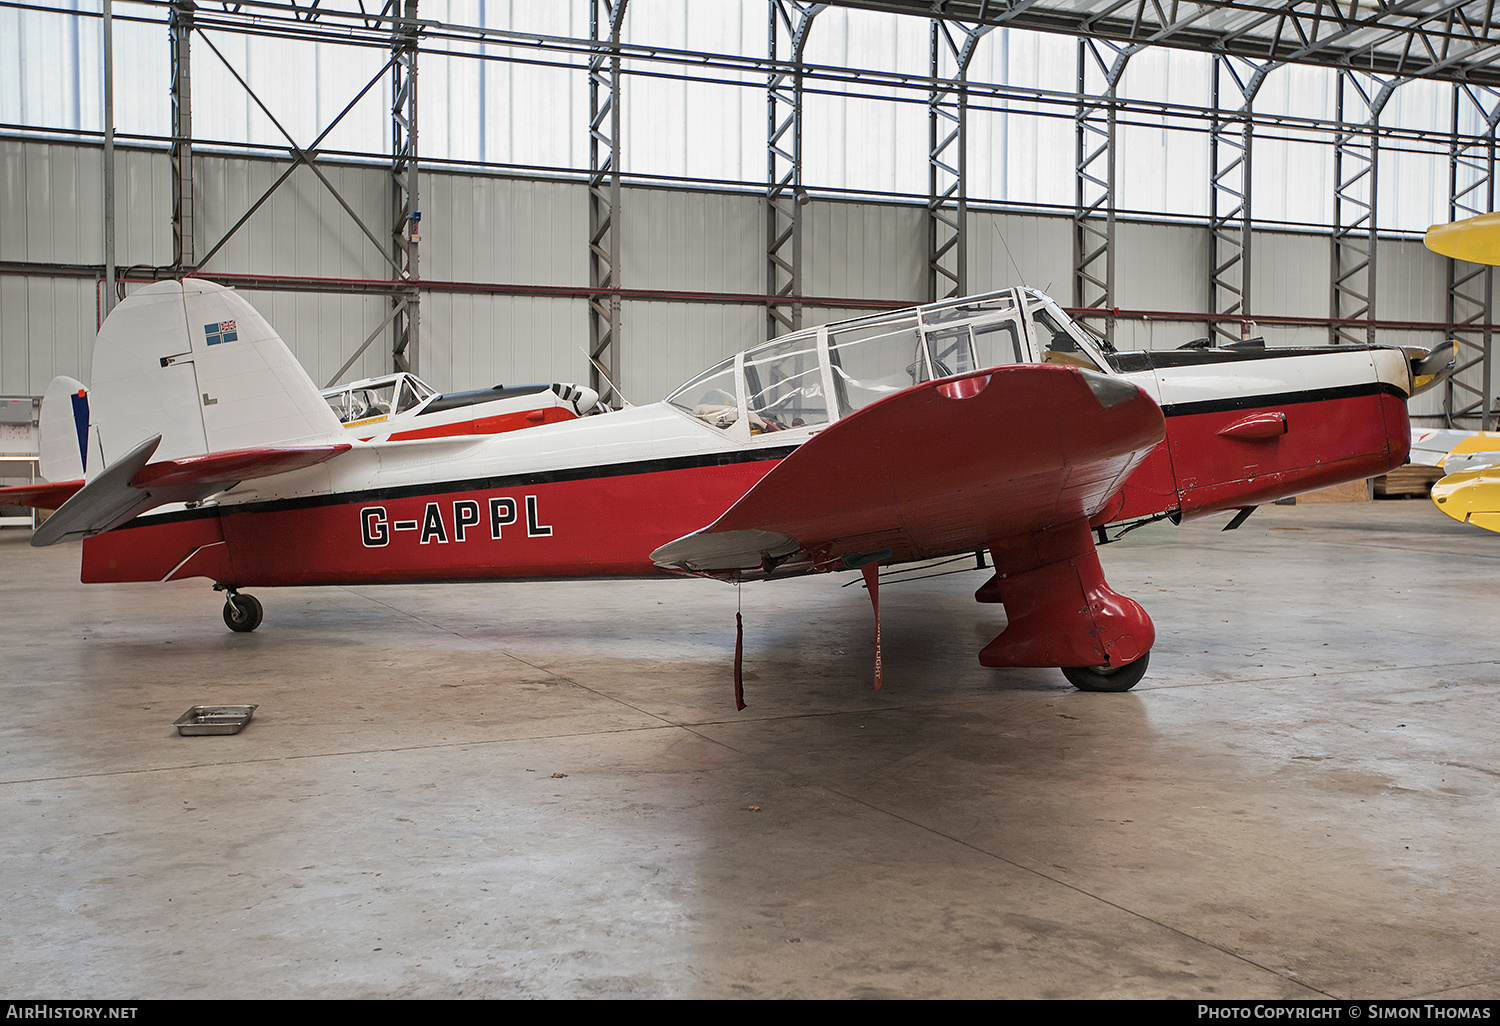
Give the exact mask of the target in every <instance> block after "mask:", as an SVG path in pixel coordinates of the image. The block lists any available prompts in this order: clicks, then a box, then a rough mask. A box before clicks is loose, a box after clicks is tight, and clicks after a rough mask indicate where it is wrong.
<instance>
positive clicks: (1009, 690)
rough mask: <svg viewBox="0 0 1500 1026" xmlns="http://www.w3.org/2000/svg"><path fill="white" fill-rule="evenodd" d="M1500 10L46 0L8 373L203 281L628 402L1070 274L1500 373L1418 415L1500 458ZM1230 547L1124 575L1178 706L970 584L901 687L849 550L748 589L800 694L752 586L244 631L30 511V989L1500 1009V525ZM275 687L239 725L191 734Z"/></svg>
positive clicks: (345, 604)
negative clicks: (1499, 322)
mask: <svg viewBox="0 0 1500 1026" xmlns="http://www.w3.org/2000/svg"><path fill="white" fill-rule="evenodd" d="M1497 32H1500V29H1497V26H1496V25H1495V24H1494V21H1493V16H1492V14H1491V12H1490V10H1489V7H1488V6H1487V5H1486V4H1484V3H1481V2H1477V0H1466V2H1460V0H1452V2H1444V0H1422V2H1418V3H1404V4H1395V3H1384V2H1380V3H1375V4H1373V5H1371V4H1368V3H1365V4H1360V3H1358V2H1357V0H1317V2H1299V0H1265V2H1257V3H1253V4H1236V3H1217V2H1210V3H1198V4H1190V5H1177V4H1173V5H1162V4H1158V3H1150V2H1147V0H1114V2H1112V0H1036V2H1032V0H1010V2H989V0H963V2H958V0H955V2H936V3H916V2H906V3H903V2H897V0H866V2H849V3H827V4H824V3H802V2H790V0H707V2H706V0H695V2H692V3H689V2H687V0H615V2H613V3H610V2H607V0H591V2H590V0H577V2H572V3H566V4H563V3H544V2H540V0H538V2H525V0H511V2H501V0H468V2H465V0H451V2H446V3H445V2H436V0H384V2H376V3H372V2H370V0H363V2H359V0H323V2H318V0H285V2H270V0H267V2H261V0H248V2H234V3H228V2H225V3H209V2H193V0H179V2H165V0H43V2H40V3H37V2H25V3H23V2H18V0H0V168H3V174H0V395H3V396H5V397H9V398H12V399H16V400H25V399H29V398H31V397H36V396H40V395H41V394H42V392H43V390H44V389H45V388H46V386H47V384H48V382H49V381H50V380H51V379H52V378H53V377H54V376H55V375H59V374H65V375H69V376H73V377H77V378H79V379H80V380H83V381H85V382H87V380H88V378H89V367H90V360H91V356H92V348H93V340H94V335H95V333H96V331H97V329H98V325H99V322H100V320H101V318H102V317H103V316H104V315H106V314H107V312H108V311H109V310H110V309H111V308H112V307H113V306H114V304H115V303H117V302H118V301H119V299H120V298H121V297H124V296H128V295H130V294H131V292H132V290H134V289H137V288H139V287H141V286H144V285H146V284H148V283H151V282H154V281H159V280H163V279H174V278H181V277H184V276H199V277H203V278H207V279H210V280H213V281H217V282H220V283H222V284H226V285H231V286H234V287H235V288H236V289H238V290H240V291H241V292H242V293H243V294H245V295H246V296H247V297H248V298H249V299H250V301H251V303H252V304H253V305H254V306H255V307H256V308H257V309H258V310H259V311H261V312H262V313H263V314H264V315H265V316H266V317H267V318H268V319H269V321H270V322H271V323H272V324H273V325H275V326H276V328H277V329H278V330H279V331H280V333H281V335H282V336H283V337H284V338H285V340H286V341H287V343H288V345H289V346H290V347H291V349H292V351H293V352H294V353H295V354H296V356H297V358H298V359H299V360H300V361H301V363H302V364H303V366H304V367H305V368H306V370H307V372H308V374H309V375H310V376H311V378H312V379H313V380H314V382H315V383H317V384H318V385H320V386H321V385H325V384H329V385H331V384H334V383H337V382H340V381H347V380H350V379H353V378H358V377H364V376H370V375H375V374H380V373H384V372H387V371H390V370H392V369H408V370H412V371H415V372H416V373H418V374H420V375H421V376H422V377H423V378H425V379H426V380H427V381H429V382H430V383H431V384H432V385H433V386H434V387H435V388H437V389H439V390H441V391H448V390H455V389H466V388H476V387H481V386H487V385H491V384H495V383H501V382H503V383H508V384H509V383H521V382H532V381H572V382H578V383H589V384H592V385H593V386H594V387H596V388H597V389H598V390H599V392H600V393H601V394H602V395H604V396H605V397H606V399H607V400H608V401H610V402H611V403H612V404H613V405H619V404H620V402H621V401H629V402H633V403H637V404H640V403H647V402H653V401H655V400H657V399H660V398H661V397H663V396H665V395H666V394H667V393H668V392H670V391H671V390H672V389H673V388H674V387H675V386H677V385H679V384H681V383H682V382H684V381H686V380H688V379H689V378H691V377H692V376H693V375H694V374H697V373H698V372H699V371H701V370H703V369H705V368H707V367H709V366H711V365H713V364H716V363H718V362H719V361H721V360H723V359H725V358H726V357H729V356H732V355H733V354H735V353H736V352H739V351H741V350H744V349H746V348H748V347H749V346H751V345H754V344H756V343H759V342H761V341H764V340H766V339H767V338H771V337H774V336H776V335H779V334H782V333H785V332H787V331H790V330H793V329H795V328H798V327H803V326H810V325H815V324H822V323H826V322H830V321H833V320H838V319H842V318H847V317H854V316H859V315H863V314H868V313H874V312H879V311H885V310H891V309H897V308H901V307H905V306H910V305H914V304H917V303H922V302H928V301H932V300H937V299H942V298H946V297H951V296H962V295H970V294H977V293H983V292H986V291H990V290H994V289H999V288H1004V287H1008V286H1012V285H1023V284H1024V285H1027V286H1030V287H1033V288H1038V289H1041V290H1043V291H1045V292H1047V293H1048V294H1050V295H1052V296H1053V297H1054V298H1056V299H1057V300H1058V302H1059V303H1061V304H1062V305H1063V306H1064V307H1066V308H1067V309H1068V310H1069V312H1070V313H1071V314H1073V315H1074V316H1075V317H1077V318H1078V319H1079V320H1081V321H1083V322H1085V323H1088V324H1090V325H1092V326H1093V327H1094V328H1095V329H1096V330H1098V331H1100V332H1102V333H1104V334H1105V335H1107V336H1108V337H1110V338H1112V339H1113V340H1114V342H1115V343H1116V345H1118V346H1119V348H1121V349H1151V350H1156V349H1175V348H1177V347H1179V346H1181V345H1182V344H1183V343H1185V342H1188V341H1190V340H1192V339H1196V338H1210V339H1213V340H1216V341H1220V342H1224V341H1231V340H1239V339H1243V338H1249V337H1254V336H1263V337H1264V338H1265V339H1266V340H1267V342H1268V344H1270V345H1271V346H1281V345H1308V344H1323V343H1330V342H1331V343H1334V344H1340V343H1363V342H1378V343H1381V344H1389V345H1412V346H1421V347H1432V346H1436V345H1439V344H1441V343H1443V342H1444V341H1445V340H1447V339H1453V340H1456V342H1457V343H1458V353H1459V360H1458V367H1457V370H1456V371H1455V373H1454V374H1453V375H1452V376H1451V378H1449V379H1448V381H1447V382H1446V383H1445V384H1444V385H1443V386H1442V387H1440V388H1437V389H1434V390H1433V391H1431V392H1429V393H1426V394H1424V395H1422V396H1420V397H1417V398H1415V399H1413V401H1412V404H1411V413H1412V418H1413V423H1428V424H1432V425H1443V426H1451V427H1461V428H1467V429H1485V430H1488V429H1490V428H1492V427H1494V424H1493V420H1494V407H1495V399H1494V398H1493V397H1494V395H1495V383H1494V380H1493V376H1492V368H1491V348H1492V334H1493V324H1492V322H1493V316H1492V303H1493V292H1494V282H1493V274H1492V272H1491V271H1490V270H1489V269H1488V268H1484V267H1479V266H1476V265H1470V264H1463V263H1457V262H1455V261H1452V260H1449V259H1447V258H1443V257H1439V256H1437V255H1436V254H1434V253H1432V252H1431V251H1429V250H1427V249H1426V248H1425V247H1424V246H1423V244H1422V237H1421V236H1422V232H1423V231H1424V230H1425V228H1426V227H1427V226H1428V225H1429V224H1433V223H1439V222H1445V221H1451V220H1457V219H1461V218H1463V217H1467V216H1471V215H1474V214H1480V213H1486V212H1489V211H1490V210H1492V209H1493V206H1494V184H1493V179H1494V173H1495V129H1496V125H1497V122H1500V70H1497V69H1496V67H1495V66H1494V61H1495V58H1496V56H1497V47H1500V35H1497ZM616 385H617V386H618V389H617V390H616V388H615V386H616ZM1220 526H1222V524H1215V523H1212V522H1209V523H1205V524H1193V525H1186V526H1184V527H1182V528H1171V527H1168V526H1166V525H1160V526H1158V527H1155V528H1153V529H1151V530H1148V531H1141V532H1137V533H1135V534H1133V535H1131V536H1130V537H1129V538H1126V539H1124V540H1123V541H1122V542H1121V543H1120V544H1119V545H1115V546H1110V547H1108V548H1107V549H1105V550H1104V553H1103V558H1104V560H1105V562H1106V563H1107V564H1108V565H1109V568H1110V573H1111V576H1112V578H1117V579H1122V580H1124V581H1126V582H1128V583H1129V584H1130V590H1132V591H1134V592H1136V593H1140V594H1147V596H1148V598H1150V601H1151V603H1152V606H1153V613H1154V615H1155V616H1156V618H1157V621H1158V623H1159V624H1162V625H1169V626H1164V628H1163V631H1162V633H1163V640H1166V641H1168V642H1169V644H1168V645H1162V644H1161V642H1160V641H1159V642H1158V647H1159V649H1160V650H1161V653H1162V655H1163V656H1164V658H1161V659H1158V662H1157V664H1156V667H1155V669H1154V670H1153V674H1152V677H1150V678H1148V680H1147V681H1146V683H1145V684H1143V685H1142V687H1141V688H1140V689H1139V690H1138V691H1135V692H1132V693H1130V694H1127V695H1088V694H1076V693H1073V692H1071V691H1069V690H1067V689H1066V687H1065V685H1064V684H1063V683H1062V682H1061V681H1060V679H1058V678H1057V677H1056V674H1055V673H1048V672H1043V671H1033V670H1026V671H1004V672H997V671H994V670H986V669H983V668H981V667H979V666H977V665H975V664H974V661H973V656H972V652H971V651H970V649H971V648H973V647H974V645H975V642H976V639H982V638H987V637H988V636H989V635H991V634H993V633H994V630H995V626H994V621H995V616H994V615H993V614H992V613H990V612H989V611H986V610H982V609H976V608H975V606H974V603H973V601H972V599H971V597H970V592H971V591H972V588H973V586H974V585H976V584H978V583H979V581H978V580H971V577H972V575H964V576H961V577H959V578H958V582H959V583H958V584H954V583H952V581H951V579H934V580H926V581H920V582H916V581H914V582H912V583H911V584H909V585H908V586H907V587H906V588H904V589H903V588H894V587H893V588H891V589H889V592H888V593H887V595H888V599H887V605H886V608H885V612H884V616H885V618H886V619H885V625H886V626H885V630H886V655H887V660H888V662H887V670H886V673H887V684H886V686H885V687H884V688H883V689H882V690H881V691H879V692H872V691H870V690H869V669H870V665H869V660H870V656H869V651H868V650H869V635H870V629H869V623H868V618H869V605H868V601H867V599H866V598H865V596H864V595H863V594H860V593H859V592H858V589H855V588H849V589H843V588H840V587H839V585H840V584H843V583H845V582H844V580H843V579H842V578H840V579H837V580H834V581H832V582H830V580H829V579H826V578H821V577H819V578H811V579H807V580H803V581H798V582H789V583H787V584H780V585H776V586H775V587H776V588H781V589H784V591H783V592H781V593H776V592H775V590H774V589H773V588H772V586H770V585H766V586H764V587H763V588H759V587H752V588H746V589H744V591H745V595H744V602H743V605H744V607H745V610H746V616H747V623H748V624H749V626H748V628H747V636H746V642H747V651H746V662H747V668H748V670H749V673H748V675H747V676H748V685H749V688H748V690H749V693H750V696H751V701H752V705H751V709H750V710H749V711H748V715H746V714H735V713H734V712H733V711H732V704H731V700H730V699H729V698H728V684H727V676H728V665H729V659H730V657H731V653H732V651H733V648H734V638H733V632H732V620H733V615H734V613H735V610H736V608H737V606H738V604H739V601H740V595H739V592H738V590H731V589H728V588H725V587H724V586H723V585H721V584H717V583H716V582H703V581H696V582H687V583H683V582H668V581H662V582H652V583H649V584H642V583H622V582H609V583H599V584H563V583H544V584H498V585H474V586H471V587H465V588H452V589H449V588H441V587H437V586H417V587H393V588H386V589H380V588H373V587H347V588H333V589H292V590H288V591H286V592H277V593H274V595H273V597H272V598H271V600H270V602H268V606H269V612H268V623H267V626H268V628H271V629H268V630H264V631H262V632H261V633H259V634H256V635H253V636H240V635H227V634H225V633H224V631H223V629H222V626H221V625H220V624H219V623H218V617H217V615H216V614H217V600H216V599H213V598H212V597H211V596H210V595H209V593H208V592H207V589H206V587H204V586H203V584H202V582H198V583H187V584H183V583H177V582H174V583H171V584H167V585H162V586H145V585H115V586H107V587H99V588H85V587H83V586H81V585H78V584H77V583H76V576H77V575H76V572H75V569H74V564H75V563H76V547H70V546H63V547H59V548H54V549H45V550H33V549H29V548H28V547H27V546H26V544H25V537H24V532H23V531H12V530H7V531H5V532H3V533H0V553H3V555H0V566H3V568H4V569H3V573H0V590H3V591H4V592H5V594H6V595H7V601H6V603H5V605H6V606H7V607H8V612H7V613H6V622H7V625H6V628H5V631H4V634H3V637H4V642H3V647H4V649H5V661H6V664H7V665H8V666H9V667H11V673H10V674H8V677H9V682H8V683H7V685H6V690H7V693H8V699H7V703H6V705H7V708H8V709H9V710H10V711H9V713H8V714H7V715H6V717H5V718H4V723H5V726H4V733H3V739H4V742H5V744H4V746H3V747H4V762H3V764H0V776H3V783H0V794H3V801H4V803H5V805H6V807H7V809H8V813H7V815H6V816H5V817H4V819H5V820H6V822H7V823H8V827H9V828H8V829H7V830H5V831H3V843H4V845H5V861H6V863H7V865H9V866H11V867H13V868H14V872H8V873H7V880H6V882H5V884H4V890H5V893H6V895H7V902H6V906H7V908H9V909H11V910H12V911H11V913H10V914H9V915H8V916H7V918H8V919H9V920H10V924H11V926H12V928H11V929H9V930H6V931H4V933H5V936H3V937H0V964H5V965H7V966H8V970H7V972H6V973H5V978H6V979H7V980H8V982H10V983H11V984H12V987H11V988H10V989H11V990H13V991H14V992H16V993H25V994H28V995H31V996H37V997H54V996H55V997H68V996H91V997H108V996H125V995H128V996H140V997H171V996H188V997H200V996H201V997H208V996H221V995H222V994H223V993H224V988H225V987H226V986H227V987H228V988H229V992H230V993H233V994H234V995H235V996H256V995H257V994H267V993H270V994H277V995H287V996H377V995H395V996H424V997H433V996H488V997H500V996H522V995H539V996H558V997H561V996H639V997H651V996H711V997H736V996H749V997H797V996H821V997H839V996H920V997H945V996H946V997H953V996H965V997H1177V998H1187V997H1192V998H1206V997H1240V996H1257V997H1261V996H1263V997H1289V998H1312V999H1315V998H1320V997H1337V998H1362V997H1403V998H1417V997H1427V998H1449V999H1459V1000H1461V999H1466V998H1492V997H1494V996H1495V995H1496V992H1497V991H1500V976H1497V974H1496V971H1495V969H1494V966H1495V965H1497V964H1500V959H1497V957H1496V955H1497V942H1500V937H1497V935H1496V932H1495V929H1494V926H1493V924H1494V922H1495V921H1496V917H1495V915H1494V913H1495V911H1496V908H1495V906H1496V903H1497V899H1500V887H1497V885H1496V884H1494V883H1493V877H1494V872H1493V871H1494V869H1495V868H1496V867H1494V866H1493V865H1492V864H1491V863H1493V862H1494V856H1493V853H1494V852H1495V851H1496V850H1500V849H1497V846H1496V844H1495V841H1496V830H1497V828H1496V823H1495V820H1494V817H1493V807H1494V799H1495V794H1496V786H1495V780H1496V777H1497V774H1500V764H1497V761H1496V759H1495V747H1494V744H1493V741H1492V739H1491V738H1490V737H1489V736H1488V735H1487V733H1486V732H1485V731H1484V730H1483V729H1482V727H1483V724H1485V723H1486V722H1487V717H1486V716H1485V714H1484V713H1483V708H1484V706H1483V704H1482V703H1483V702H1484V701H1485V700H1487V699H1491V698H1492V697H1493V694H1494V682H1493V673H1494V659H1493V653H1492V652H1490V651H1489V650H1488V646H1487V645H1485V644H1484V641H1485V639H1484V638H1483V637H1482V636H1480V635H1481V634H1482V632H1476V631H1469V630H1465V629H1463V627H1462V625H1464V624H1466V623H1470V622H1472V616H1473V615H1474V611H1475V609H1476V608H1479V604H1480V603H1482V602H1484V601H1486V599H1487V598H1488V597H1489V596H1490V586H1491V583H1492V578H1491V575H1489V574H1488V573H1486V571H1487V570H1488V569H1489V562H1488V561H1490V560H1493V559H1495V558H1496V557H1497V556H1500V548H1497V547H1496V545H1495V544H1494V543H1493V542H1492V537H1493V536H1491V535H1489V534H1486V533H1484V532H1479V531H1476V530H1472V529H1469V528H1465V527H1462V526H1461V525H1456V524H1452V523H1451V522H1447V521H1446V519H1445V518H1443V517H1442V516H1440V515H1439V514H1437V513H1436V511H1435V510H1433V509H1432V507H1431V506H1430V504H1428V503H1425V502H1422V503H1409V504H1403V503H1395V504H1392V503H1368V504H1350V505H1349V506H1338V507H1336V506H1296V507H1286V508H1281V507H1278V508H1275V509H1266V510H1264V511H1263V512H1262V513H1261V514H1259V515H1258V516H1257V517H1255V518H1253V519H1252V520H1250V521H1249V522H1248V523H1247V524H1246V526H1245V527H1244V528H1242V529H1240V530H1239V531H1238V532H1237V533H1235V534H1233V535H1221V534H1220V533H1219V532H1218V528H1219V527H1220ZM783 596H784V597H783ZM726 625H729V626H726ZM757 632H759V637H757ZM955 637H956V638H957V639H958V640H959V644H956V645H954V644H947V643H945V641H948V640H951V639H953V638H955ZM980 643H982V641H980ZM168 646H170V647H168ZM233 701H244V702H250V703H257V704H259V706H260V711H259V712H258V713H257V716H256V719H255V720H254V721H252V725H251V726H250V727H249V728H247V730H246V731H244V732H243V733H242V734H240V735H236V736H234V737H231V738H222V739H217V738H215V739H196V740H191V741H181V740H179V739H177V738H176V737H175V736H174V735H173V734H172V732H171V730H170V729H169V728H167V727H166V726H165V724H166V723H169V722H170V719H171V717H172V716H175V715H176V714H177V713H179V712H181V711H182V708H186V707H187V706H188V705H191V704H194V703H198V702H233ZM1474 703H1479V704H1478V705H1476V704H1474ZM178 707H181V708H178ZM168 714H170V715H168ZM164 716H165V717H166V718H165V719H163V717H164ZM247 968H252V969H253V970H254V972H253V973H246V972H245V970H246V969H247ZM205 969H207V970H209V971H208V972H204V971H203V970H205ZM214 970H217V971H214ZM256 986H260V987H263V988H264V989H262V990H255V989H252V988H254V987H256Z"/></svg>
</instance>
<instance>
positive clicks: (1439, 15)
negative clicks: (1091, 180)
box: [840, 0, 1500, 85]
mask: <svg viewBox="0 0 1500 1026" xmlns="http://www.w3.org/2000/svg"><path fill="white" fill-rule="evenodd" d="M840 3H841V5H842V6H847V7H861V8H866V9H870V10H880V11H891V12H896V13H902V14H911V15H920V16H923V17H943V18H951V19H953V20H955V21H959V22H966V23H984V22H993V23H996V24H998V23H1001V22H1006V23H1008V24H1010V25H1011V26H1013V27H1015V28H1024V29H1031V30H1033V31H1038V32H1059V33H1064V34H1066V35H1073V36H1080V37H1083V38H1087V39H1097V40H1107V41H1110V42H1113V43H1116V44H1119V45H1122V46H1127V45H1148V46H1170V47H1176V48H1181V49H1189V50H1198V51H1202V52H1206V53H1214V54H1222V55H1226V56H1234V57H1241V58H1244V59H1246V60H1249V61H1255V62H1261V63H1273V64H1318V65H1322V66H1324V67H1332V68H1339V69H1358V70H1360V71H1366V72H1369V73H1371V74H1374V75H1377V76H1380V77H1383V78H1437V79H1444V80H1448V81H1455V82H1471V83H1479V84H1488V85H1495V84H1500V68H1496V67H1495V66H1493V65H1492V62H1493V61H1494V59H1495V57H1496V55H1497V53H1500V21H1497V12H1496V10H1495V4H1494V2H1493V0H1256V2H1255V3H1253V4H1252V3H1245V2H1243V0H1204V2H1196V3H1176V2H1172V3H1164V2H1162V0H1113V2H1110V0H1105V2H1102V3H1101V2H1097V0H1036V2H1029V0H947V2H944V3H941V4H939V5H937V6H938V7H939V8H940V10H939V12H938V13H936V14H934V12H933V9H932V8H933V6H934V5H933V4H932V3H930V2H924V0H840Z"/></svg>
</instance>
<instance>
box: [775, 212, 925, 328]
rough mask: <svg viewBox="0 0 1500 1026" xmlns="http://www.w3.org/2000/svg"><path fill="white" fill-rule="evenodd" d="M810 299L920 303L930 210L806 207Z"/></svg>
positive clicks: (805, 255) (806, 288)
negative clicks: (828, 297) (829, 298)
mask: <svg viewBox="0 0 1500 1026" xmlns="http://www.w3.org/2000/svg"><path fill="white" fill-rule="evenodd" d="M803 218H804V222H803V223H804V227H803V231H804V232H805V234H804V236H803V241H802V247H803V249H802V252H803V259H804V260H805V261H806V264H805V267H806V269H805V271H804V284H803V289H804V291H806V292H807V293H808V294H810V295H816V296H833V297H838V298H844V297H848V298H850V299H862V298H870V299H898V300H905V301H909V302H912V303H919V302H922V301H923V300H924V299H925V298H926V296H927V208H926V207H925V206H917V205H915V204H900V205H896V204H889V205H877V204H873V203H850V202H836V201H818V200H814V201H813V202H811V203H809V204H807V205H806V206H805V207H804V208H803Z"/></svg>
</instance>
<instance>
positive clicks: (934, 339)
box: [927, 324, 977, 378]
mask: <svg viewBox="0 0 1500 1026" xmlns="http://www.w3.org/2000/svg"><path fill="white" fill-rule="evenodd" d="M927 352H928V355H930V356H931V357H932V376H933V377H935V378H949V377H952V376H953V375H955V374H963V373H966V372H968V371H971V370H975V369H977V368H976V366H975V363H974V342H973V340H972V339H971V338H970V337H969V326H968V325H967V324H960V325H958V326H956V327H952V328H938V329H937V330H932V329H929V330H928V332H927Z"/></svg>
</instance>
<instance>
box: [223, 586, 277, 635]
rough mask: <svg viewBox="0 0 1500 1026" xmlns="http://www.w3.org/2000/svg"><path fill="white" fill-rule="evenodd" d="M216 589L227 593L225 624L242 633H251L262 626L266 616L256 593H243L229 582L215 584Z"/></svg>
mask: <svg viewBox="0 0 1500 1026" xmlns="http://www.w3.org/2000/svg"><path fill="white" fill-rule="evenodd" d="M214 591H222V592H224V593H225V599H224V626H225V627H228V628H229V629H230V630H232V631H236V632H238V633H240V634H249V633H250V632H251V631H253V630H255V628H257V627H259V626H260V622H261V620H262V619H264V617H265V610H264V609H262V608H261V604H260V600H259V599H258V598H256V597H255V596H254V595H241V594H240V593H239V592H238V591H237V590H235V588H234V587H233V586H231V585H228V584H215V585H214Z"/></svg>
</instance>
